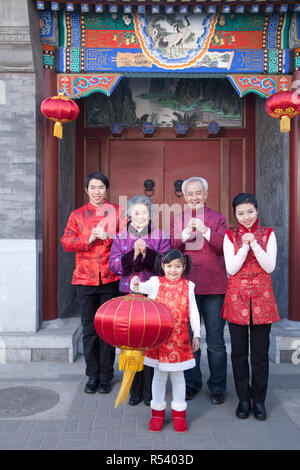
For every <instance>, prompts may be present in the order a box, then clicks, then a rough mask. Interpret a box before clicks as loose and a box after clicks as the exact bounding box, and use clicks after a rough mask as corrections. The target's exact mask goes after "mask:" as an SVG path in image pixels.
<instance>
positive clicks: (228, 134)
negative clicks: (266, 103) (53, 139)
mask: <svg viewBox="0 0 300 470" xmlns="http://www.w3.org/2000/svg"><path fill="white" fill-rule="evenodd" d="M245 101H246V106H245V116H244V123H245V126H244V127H242V128H227V129H226V128H224V129H221V132H220V134H219V135H218V136H217V137H214V138H212V137H210V138H209V137H207V132H206V129H203V128H195V129H191V130H190V131H189V134H188V136H186V137H184V138H175V137H174V130H173V129H172V128H158V129H156V130H155V133H154V136H153V137H151V138H149V137H148V138H145V137H144V136H143V134H142V132H141V130H140V129H139V128H125V129H124V132H123V134H122V136H121V137H112V135H111V133H110V130H109V128H103V127H102V128H101V127H100V128H85V122H84V114H85V113H84V101H82V102H81V103H80V107H81V108H82V110H81V111H82V112H81V113H80V115H79V116H80V117H79V120H78V123H77V172H76V173H77V188H76V195H77V201H76V204H77V206H80V205H81V204H83V202H84V180H85V177H86V175H87V174H88V173H90V172H92V171H102V172H103V173H105V174H106V175H107V176H108V177H109V180H110V195H109V200H110V201H111V202H113V203H117V204H118V203H119V201H120V199H119V197H120V196H126V197H127V198H130V197H132V196H133V195H136V194H144V181H145V180H146V179H152V180H153V181H154V183H155V187H154V194H153V197H152V201H153V202H154V203H155V204H158V205H160V204H163V203H164V204H166V205H167V206H172V205H174V204H175V205H176V207H175V208H174V212H176V211H178V210H179V209H180V207H181V206H182V205H183V204H184V202H185V201H184V198H183V197H177V195H176V194H175V188H174V182H175V181H176V180H178V179H179V180H184V179H186V178H189V177H191V176H202V177H204V178H205V179H207V181H208V200H207V203H208V205H209V207H211V208H212V209H215V210H217V211H220V212H222V213H223V214H224V215H225V216H226V218H227V222H228V225H229V226H233V225H234V224H235V220H234V218H233V216H232V210H231V201H232V198H233V197H234V196H235V195H236V194H237V193H239V192H252V193H254V192H255V138H254V136H255V101H254V100H253V97H251V95H248V96H247V97H246V100H245Z"/></svg>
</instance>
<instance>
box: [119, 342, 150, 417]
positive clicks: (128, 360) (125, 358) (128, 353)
mask: <svg viewBox="0 0 300 470" xmlns="http://www.w3.org/2000/svg"><path fill="white" fill-rule="evenodd" d="M143 368H144V352H143V351H138V350H136V349H123V348H121V349H120V358H119V370H123V369H125V370H124V375H123V380H122V384H121V388H120V390H119V393H118V396H117V399H116V402H115V408H117V406H118V405H119V404H120V403H121V401H123V403H124V405H125V404H126V402H127V399H128V395H129V390H130V387H131V385H132V382H133V379H134V376H135V373H136V372H140V371H141V370H143Z"/></svg>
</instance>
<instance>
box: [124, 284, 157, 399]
mask: <svg viewBox="0 0 300 470" xmlns="http://www.w3.org/2000/svg"><path fill="white" fill-rule="evenodd" d="M127 294H128V292H119V296H121V295H127ZM153 373H154V369H153V367H149V366H145V365H144V369H143V370H142V371H141V372H136V373H135V376H134V379H133V382H132V385H131V387H130V398H140V397H144V398H145V399H148V400H151V399H152V379H153Z"/></svg>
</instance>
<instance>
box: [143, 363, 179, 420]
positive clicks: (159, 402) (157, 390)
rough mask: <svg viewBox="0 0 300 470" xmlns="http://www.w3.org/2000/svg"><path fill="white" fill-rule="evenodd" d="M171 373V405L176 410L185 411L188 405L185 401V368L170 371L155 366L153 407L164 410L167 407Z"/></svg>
mask: <svg viewBox="0 0 300 470" xmlns="http://www.w3.org/2000/svg"><path fill="white" fill-rule="evenodd" d="M169 374H170V379H171V383H172V395H173V401H172V403H171V407H172V409H173V410H176V411H184V410H186V408H187V405H186V401H185V379H184V373H183V370H179V371H172V372H169V371H162V370H159V369H158V368H157V367H155V368H154V375H153V381H152V401H151V408H153V409H154V410H164V409H165V408H166V401H165V397H166V385H167V379H168V375H169Z"/></svg>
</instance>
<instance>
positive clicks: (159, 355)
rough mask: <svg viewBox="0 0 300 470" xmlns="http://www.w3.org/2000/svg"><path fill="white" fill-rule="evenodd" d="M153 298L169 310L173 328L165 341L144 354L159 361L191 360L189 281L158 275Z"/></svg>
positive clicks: (176, 361)
mask: <svg viewBox="0 0 300 470" xmlns="http://www.w3.org/2000/svg"><path fill="white" fill-rule="evenodd" d="M155 300H157V301H158V302H161V303H162V304H164V305H166V306H167V307H168V308H169V309H170V310H171V312H172V314H173V317H174V330H173V333H172V334H171V336H170V337H169V338H168V339H167V341H165V342H164V343H162V344H161V345H160V346H156V347H154V348H150V349H148V350H147V351H146V353H145V355H146V356H147V357H149V358H151V359H157V360H158V361H159V362H161V363H170V364H174V363H179V364H180V363H181V362H185V361H190V360H192V359H193V358H194V355H193V351H192V347H191V341H190V336H189V282H188V281H187V280H185V279H179V280H178V281H176V282H171V281H168V279H167V278H166V277H165V276H163V277H160V278H159V290H158V295H157V297H156V299H155ZM178 370H180V369H178Z"/></svg>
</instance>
